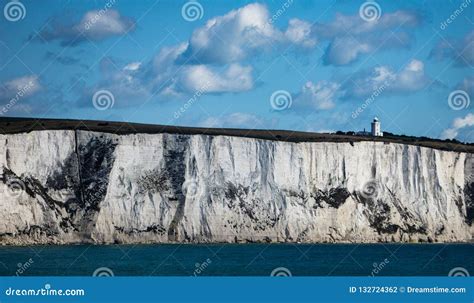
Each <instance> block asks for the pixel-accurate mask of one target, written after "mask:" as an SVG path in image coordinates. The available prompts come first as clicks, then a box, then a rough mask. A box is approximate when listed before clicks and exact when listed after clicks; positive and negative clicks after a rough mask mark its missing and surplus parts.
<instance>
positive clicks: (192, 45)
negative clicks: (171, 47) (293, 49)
mask: <svg viewBox="0 0 474 303" xmlns="http://www.w3.org/2000/svg"><path fill="white" fill-rule="evenodd" d="M269 19H270V15H269V12H268V9H267V7H266V6H265V5H263V4H259V3H253V4H249V5H246V6H244V7H242V8H239V9H236V10H232V11H230V12H229V13H227V14H225V15H223V16H219V17H215V18H212V19H210V20H209V21H208V22H207V23H206V24H205V25H204V26H203V27H200V28H198V29H196V30H195V31H194V32H193V34H192V36H191V38H190V39H189V44H188V47H187V49H186V51H185V52H184V53H183V54H182V56H181V57H180V60H179V61H180V62H194V63H200V64H209V63H215V64H226V63H231V62H237V61H241V60H243V59H246V58H248V57H249V56H251V55H254V54H257V53H259V52H261V51H265V50H269V49H271V48H273V47H275V46H279V45H282V44H285V45H286V44H290V43H291V44H294V45H297V46H301V47H313V46H314V45H315V44H316V41H315V40H314V39H313V38H311V37H310V34H311V25H310V24H309V23H307V22H304V21H301V20H298V19H293V20H291V21H290V24H289V26H288V28H287V30H286V32H282V31H280V30H278V29H277V28H275V27H274V26H273V25H272V24H271V23H270V22H268V20H269Z"/></svg>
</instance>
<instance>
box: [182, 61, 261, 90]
mask: <svg viewBox="0 0 474 303" xmlns="http://www.w3.org/2000/svg"><path fill="white" fill-rule="evenodd" d="M180 80H181V85H182V86H183V88H184V89H185V90H186V91H188V92H193V91H198V90H201V91H203V92H205V93H223V92H240V91H247V90H249V89H251V88H252V87H253V77H252V67H250V66H241V65H239V64H231V65H230V66H229V67H227V68H225V69H224V70H222V71H220V72H219V71H217V70H215V69H212V68H210V67H209V66H206V65H193V66H189V67H187V68H186V69H184V70H183V72H182V73H181V74H180Z"/></svg>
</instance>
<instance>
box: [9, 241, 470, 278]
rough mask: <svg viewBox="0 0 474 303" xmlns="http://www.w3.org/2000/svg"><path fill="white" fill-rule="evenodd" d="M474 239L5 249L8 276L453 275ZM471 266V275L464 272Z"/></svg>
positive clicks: (467, 257)
mask: <svg viewBox="0 0 474 303" xmlns="http://www.w3.org/2000/svg"><path fill="white" fill-rule="evenodd" d="M453 269H454V270H455V271H454V272H452V274H453V273H456V270H457V271H461V272H462V273H461V274H463V273H465V272H470V273H471V274H474V244H449V245H446V244H209V245H204V244H202V245H194V244H160V245H110V246H105V245H104V246H102V245H74V246H52V245H48V246H27V247H5V246H4V247H0V275H2V276H12V275H19V276H39V275H41V276H92V275H99V276H100V275H102V276H107V275H114V276H148V275H153V276H269V275H271V274H272V272H273V275H292V276H342V275H344V276H345V275H348V276H447V275H448V274H449V272H450V271H453ZM464 271H465V272H464Z"/></svg>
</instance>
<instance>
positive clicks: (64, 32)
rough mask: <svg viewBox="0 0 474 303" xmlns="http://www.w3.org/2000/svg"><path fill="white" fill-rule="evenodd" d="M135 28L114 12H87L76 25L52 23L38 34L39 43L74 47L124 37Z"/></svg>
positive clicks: (131, 23) (125, 18)
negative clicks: (45, 42)
mask: <svg viewBox="0 0 474 303" xmlns="http://www.w3.org/2000/svg"><path fill="white" fill-rule="evenodd" d="M134 28H135V22H134V21H133V20H132V19H130V18H128V17H124V16H121V15H120V13H119V12H118V11H116V10H113V9H109V10H93V11H88V12H86V13H85V14H84V16H83V17H82V18H81V20H79V21H78V22H76V23H73V24H64V23H61V22H58V21H55V22H52V25H51V26H50V27H49V28H45V29H44V30H42V31H41V32H39V38H38V39H39V40H40V41H54V40H58V41H60V43H61V45H63V46H67V45H70V46H74V45H77V44H79V43H81V42H84V41H87V40H89V41H101V40H104V39H107V38H109V37H112V36H119V35H124V34H126V33H127V32H129V31H131V30H133V29H134Z"/></svg>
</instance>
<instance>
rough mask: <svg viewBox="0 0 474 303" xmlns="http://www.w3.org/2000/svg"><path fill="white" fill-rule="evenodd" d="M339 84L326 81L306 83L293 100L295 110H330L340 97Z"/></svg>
mask: <svg viewBox="0 0 474 303" xmlns="http://www.w3.org/2000/svg"><path fill="white" fill-rule="evenodd" d="M339 89H340V84H338V83H334V82H328V81H320V82H317V83H313V82H307V83H306V84H305V85H304V86H303V88H302V89H301V92H300V93H299V94H297V96H296V98H295V102H294V104H295V108H296V109H298V108H299V107H302V108H311V109H315V110H326V109H331V108H333V107H334V106H335V103H336V100H337V99H338V98H339V95H340V93H341V92H340V90H339Z"/></svg>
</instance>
